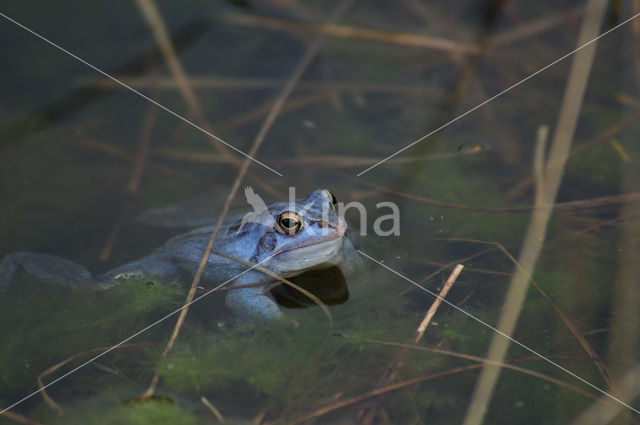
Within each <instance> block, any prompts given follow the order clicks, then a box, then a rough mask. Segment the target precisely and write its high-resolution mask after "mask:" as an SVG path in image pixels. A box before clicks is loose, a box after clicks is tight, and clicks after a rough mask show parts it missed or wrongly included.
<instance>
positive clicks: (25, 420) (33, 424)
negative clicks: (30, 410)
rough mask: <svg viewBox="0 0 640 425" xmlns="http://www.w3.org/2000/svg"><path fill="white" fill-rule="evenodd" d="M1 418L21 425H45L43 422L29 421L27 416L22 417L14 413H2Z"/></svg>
mask: <svg viewBox="0 0 640 425" xmlns="http://www.w3.org/2000/svg"><path fill="white" fill-rule="evenodd" d="M0 416H4V417H5V418H7V419H9V420H11V421H14V422H17V423H19V424H25V425H43V424H42V423H41V422H38V421H34V420H33V419H29V418H27V417H26V416H22V415H19V414H17V413H13V412H2V413H0Z"/></svg>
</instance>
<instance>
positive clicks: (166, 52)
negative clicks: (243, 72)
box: [135, 0, 240, 166]
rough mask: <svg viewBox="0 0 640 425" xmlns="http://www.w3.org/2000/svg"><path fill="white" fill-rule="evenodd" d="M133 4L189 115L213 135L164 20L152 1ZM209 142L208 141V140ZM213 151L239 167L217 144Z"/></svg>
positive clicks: (236, 161)
mask: <svg viewBox="0 0 640 425" xmlns="http://www.w3.org/2000/svg"><path fill="white" fill-rule="evenodd" d="M135 4H136V5H137V6H138V8H139V9H140V12H141V13H142V15H143V16H144V17H145V19H146V20H147V22H148V24H149V27H150V28H151V33H152V34H153V38H154V40H155V42H156V44H157V45H158V48H159V49H160V52H161V53H162V56H163V57H164V60H165V62H166V64H167V67H168V68H169V72H170V73H171V75H172V76H173V78H174V80H175V81H176V84H177V87H178V91H179V92H180V94H181V95H182V97H183V98H184V100H185V102H186V103H187V106H188V107H189V110H190V111H191V114H192V115H193V116H194V117H195V118H196V120H197V121H198V122H199V123H200V125H202V126H203V127H204V128H205V130H207V131H208V132H209V133H213V129H212V128H211V126H210V125H209V124H208V123H207V121H206V119H205V117H204V113H203V112H202V107H201V106H200V102H198V98H197V97H196V95H195V92H194V91H193V88H192V87H191V83H190V82H189V77H188V76H187V73H186V72H185V70H184V67H183V66H182V63H181V62H180V59H178V55H177V54H176V50H175V49H174V47H173V43H172V42H171V38H170V37H169V32H168V31H167V26H166V25H165V23H164V19H163V18H162V15H161V14H160V11H159V10H158V7H157V6H156V4H155V2H154V1H153V0H135ZM209 140H210V139H209ZM212 145H213V146H214V148H215V149H217V150H218V153H219V154H220V156H222V157H224V158H226V159H227V160H233V161H230V162H231V163H232V164H233V165H235V166H239V165H240V164H239V161H238V160H237V159H235V158H233V157H232V155H231V154H230V153H229V151H228V150H227V149H225V148H224V147H223V146H222V145H220V144H219V143H213V141H212Z"/></svg>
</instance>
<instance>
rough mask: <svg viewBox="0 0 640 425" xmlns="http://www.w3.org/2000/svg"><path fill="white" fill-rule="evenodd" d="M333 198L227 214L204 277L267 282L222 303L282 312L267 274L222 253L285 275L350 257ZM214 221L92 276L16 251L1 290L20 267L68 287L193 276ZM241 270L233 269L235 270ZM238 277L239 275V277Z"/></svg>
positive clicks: (322, 194)
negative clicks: (235, 214) (151, 278)
mask: <svg viewBox="0 0 640 425" xmlns="http://www.w3.org/2000/svg"><path fill="white" fill-rule="evenodd" d="M336 204H337V202H336V198H335V197H334V196H333V194H331V192H329V191H328V190H325V189H318V190H315V191H313V192H312V193H311V194H310V195H309V196H308V197H307V198H305V199H298V200H296V201H295V202H293V203H290V202H279V203H275V204H272V205H270V206H269V207H267V208H264V209H262V210H260V211H254V212H252V213H250V214H244V215H240V216H237V217H230V218H229V219H227V220H226V221H225V223H224V224H223V225H222V227H221V228H220V231H219V232H218V236H217V238H216V241H215V243H214V245H213V250H212V253H211V255H209V259H208V261H207V264H206V266H205V268H204V271H203V273H202V277H201V282H203V283H210V284H219V283H222V282H225V281H227V280H230V279H234V278H235V279H234V280H233V282H232V285H243V284H247V283H256V282H264V285H261V286H252V287H244V288H240V289H235V290H230V291H228V292H227V296H226V299H225V303H226V305H227V306H228V307H229V308H230V309H231V310H232V311H233V312H234V313H235V315H236V316H237V317H239V318H240V319H249V320H256V319H257V320H271V319H274V318H277V317H279V316H280V315H281V311H280V308H279V307H278V305H277V303H276V302H275V301H274V300H273V299H272V298H271V297H270V296H269V294H268V291H267V288H268V283H269V282H271V281H272V280H273V278H271V277H270V276H267V275H266V274H264V273H262V272H260V271H259V270H256V269H251V270H249V271H247V272H245V271H246V270H247V269H248V266H246V265H245V264H242V263H239V262H237V261H233V260H231V259H229V258H225V257H223V256H220V255H217V254H222V255H224V256H226V257H231V258H235V259H239V260H244V261H248V262H251V263H254V264H258V263H260V265H261V266H262V267H264V268H267V269H269V270H271V271H273V272H275V273H277V274H279V275H281V276H283V277H292V276H296V275H298V274H300V273H302V272H304V271H306V270H309V269H313V268H317V267H321V266H323V265H337V266H340V265H341V264H347V262H348V261H349V262H352V260H355V259H357V253H356V251H355V249H354V248H353V246H352V245H351V243H350V242H349V240H348V239H347V238H346V237H345V232H346V230H347V225H346V222H345V220H344V219H343V218H342V217H340V216H339V215H338V213H337V211H336ZM213 229H214V227H213V226H205V227H200V228H198V229H195V230H192V231H190V232H188V233H185V234H182V235H178V236H175V237H173V238H171V239H169V240H168V241H167V242H166V243H165V244H164V245H163V246H161V247H160V248H158V249H156V250H155V251H154V252H153V253H152V254H150V255H148V256H146V257H143V258H140V259H138V260H135V261H132V262H130V263H127V264H124V265H122V266H120V267H117V268H115V269H113V270H111V271H109V272H107V273H105V274H103V275H102V276H99V277H97V278H94V277H92V275H91V273H90V272H89V270H87V269H86V268H84V267H83V266H81V265H79V264H76V263H74V262H72V261H70V260H66V259H64V258H60V257H56V256H53V255H48V254H40V253H34V252H26V251H23V252H15V253H12V254H9V255H7V256H6V257H5V258H4V259H3V260H2V262H1V263H0V291H2V290H6V289H7V288H8V287H9V285H10V283H11V281H12V280H13V277H14V275H15V274H16V273H17V272H18V271H20V270H22V271H24V272H26V273H27V274H29V275H31V276H33V277H35V278H36V279H38V280H40V281H43V282H55V283H61V284H64V285H67V286H73V287H76V286H77V287H87V286H88V287H90V288H93V289H106V288H109V287H112V286H114V285H117V284H118V282H121V281H122V280H126V279H130V278H144V277H146V276H152V277H153V278H155V279H157V280H158V281H159V282H174V281H176V280H180V281H184V282H186V280H185V279H184V277H185V275H190V276H193V275H194V274H195V273H196V270H197V269H198V266H199V264H200V261H201V259H202V256H203V255H204V251H205V248H206V246H207V242H208V241H209V238H210V236H211V233H212V232H213ZM242 272H245V273H244V274H242V275H240V276H238V275H239V274H240V273H242ZM236 276H238V277H237V278H236Z"/></svg>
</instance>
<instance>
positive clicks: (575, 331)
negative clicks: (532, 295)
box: [441, 238, 612, 381]
mask: <svg viewBox="0 0 640 425" xmlns="http://www.w3.org/2000/svg"><path fill="white" fill-rule="evenodd" d="M441 240H448V241H458V242H473V243H480V244H486V245H493V246H496V247H498V249H500V250H501V251H502V252H503V253H504V254H505V255H506V256H507V258H508V259H509V260H510V261H511V262H512V263H513V264H514V265H515V266H516V268H517V269H518V271H520V272H521V273H522V274H524V275H525V277H526V278H527V280H528V281H529V283H531V284H532V285H533V287H534V288H535V289H536V290H537V291H538V293H539V294H540V295H542V297H543V298H544V299H545V301H547V303H549V305H550V306H551V307H552V308H553V309H554V310H555V312H556V314H557V315H558V316H559V317H560V319H561V320H562V322H563V323H564V324H565V326H566V327H567V328H569V330H570V331H571V333H572V334H573V335H574V336H575V338H576V339H577V340H578V342H579V343H580V345H581V346H582V348H583V349H584V350H585V351H586V352H587V355H588V356H589V358H590V359H591V361H593V362H594V364H595V366H596V368H598V370H599V371H600V373H601V375H603V378H604V379H605V381H608V380H609V379H612V378H611V377H610V376H611V375H610V373H609V371H608V369H607V367H606V365H605V364H604V362H603V361H602V359H600V357H599V356H598V354H597V353H596V352H595V350H594V349H593V347H591V345H590V344H589V342H588V341H587V340H586V338H585V337H584V335H583V334H582V333H581V332H580V330H579V329H578V328H577V326H576V325H575V324H574V323H573V322H572V321H571V319H569V317H567V315H566V314H564V312H563V311H562V310H561V309H560V307H559V306H558V305H557V304H556V303H555V302H554V301H553V300H552V299H551V297H550V296H549V294H547V293H546V292H545V291H544V289H542V287H540V285H538V283H537V282H536V281H535V280H534V279H533V277H532V276H531V274H530V273H529V272H528V271H527V270H526V269H525V268H524V267H523V266H522V265H521V264H520V262H519V261H518V260H516V258H515V257H514V256H513V255H511V253H510V252H509V251H507V249H506V248H505V247H504V246H502V244H500V243H498V242H491V241H481V240H476V239H459V238H445V239H441Z"/></svg>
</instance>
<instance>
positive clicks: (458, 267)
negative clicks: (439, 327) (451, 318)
mask: <svg viewBox="0 0 640 425" xmlns="http://www.w3.org/2000/svg"><path fill="white" fill-rule="evenodd" d="M463 268H464V266H463V265H462V264H458V265H456V267H455V268H454V269H453V271H452V272H451V274H450V275H449V278H448V279H447V282H446V283H445V284H444V286H443V287H442V289H441V290H440V293H439V294H438V297H437V298H436V299H435V300H433V304H431V307H429V310H428V311H427V314H426V315H425V316H424V319H422V322H420V326H418V329H416V332H415V333H414V334H413V338H411V340H412V341H413V342H414V343H418V342H419V341H420V340H421V339H422V336H423V335H424V331H425V330H427V326H429V323H431V319H433V316H435V314H436V311H438V307H440V304H442V300H443V299H444V298H445V297H446V296H447V294H448V293H449V290H450V289H451V287H452V286H453V284H454V283H455V282H456V279H458V276H459V275H460V272H462V269H463Z"/></svg>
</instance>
